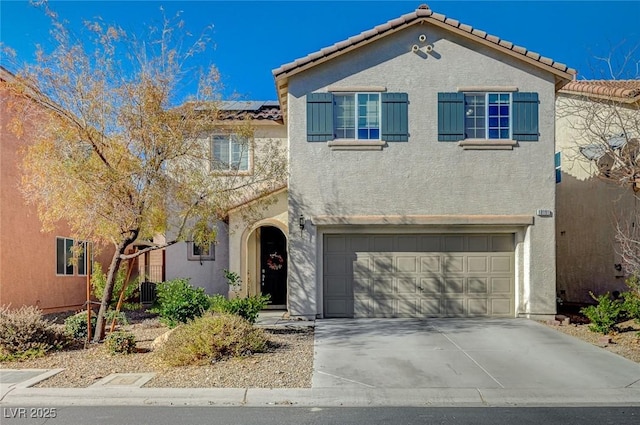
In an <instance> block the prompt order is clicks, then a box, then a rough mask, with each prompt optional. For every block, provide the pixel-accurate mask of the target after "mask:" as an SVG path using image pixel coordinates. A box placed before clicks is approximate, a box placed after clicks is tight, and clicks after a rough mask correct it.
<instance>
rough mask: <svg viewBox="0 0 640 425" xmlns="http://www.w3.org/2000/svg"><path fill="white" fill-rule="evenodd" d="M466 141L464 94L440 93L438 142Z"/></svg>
mask: <svg viewBox="0 0 640 425" xmlns="http://www.w3.org/2000/svg"><path fill="white" fill-rule="evenodd" d="M463 139H464V93H438V141H440V142H456V141H458V140H463Z"/></svg>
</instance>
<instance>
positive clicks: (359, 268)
mask: <svg viewBox="0 0 640 425" xmlns="http://www.w3.org/2000/svg"><path fill="white" fill-rule="evenodd" d="M372 272H373V258H371V257H369V256H367V255H366V254H362V253H356V259H355V261H354V262H353V275H354V276H369V275H370V274H371V273H372Z"/></svg>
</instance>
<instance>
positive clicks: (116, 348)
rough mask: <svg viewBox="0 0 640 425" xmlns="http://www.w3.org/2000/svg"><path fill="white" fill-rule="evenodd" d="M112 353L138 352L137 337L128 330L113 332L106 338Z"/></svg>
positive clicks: (106, 343)
mask: <svg viewBox="0 0 640 425" xmlns="http://www.w3.org/2000/svg"><path fill="white" fill-rule="evenodd" d="M104 343H105V346H106V347H107V350H109V352H110V353H111V354H131V353H135V352H136V337H135V336H134V335H133V334H132V333H131V332H127V331H116V332H111V333H110V334H109V335H107V337H106V338H105V340H104Z"/></svg>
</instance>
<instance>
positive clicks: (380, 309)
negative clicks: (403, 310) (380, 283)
mask: <svg viewBox="0 0 640 425" xmlns="http://www.w3.org/2000/svg"><path fill="white" fill-rule="evenodd" d="M395 311H396V309H395V300H394V299H393V298H384V297H379V298H375V299H373V300H371V313H372V316H373V317H395V316H396V314H395Z"/></svg>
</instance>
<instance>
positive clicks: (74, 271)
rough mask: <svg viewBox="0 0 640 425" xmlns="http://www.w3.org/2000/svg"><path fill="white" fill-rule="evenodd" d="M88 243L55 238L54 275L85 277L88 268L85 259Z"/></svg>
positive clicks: (88, 261) (87, 261) (87, 260)
mask: <svg viewBox="0 0 640 425" xmlns="http://www.w3.org/2000/svg"><path fill="white" fill-rule="evenodd" d="M88 246H89V242H85V241H76V240H74V239H71V238H64V237H56V274H57V275H61V276H74V275H77V276H86V275H87V271H88V270H89V266H90V261H91V260H90V259H89V258H88V257H87V248H88Z"/></svg>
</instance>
